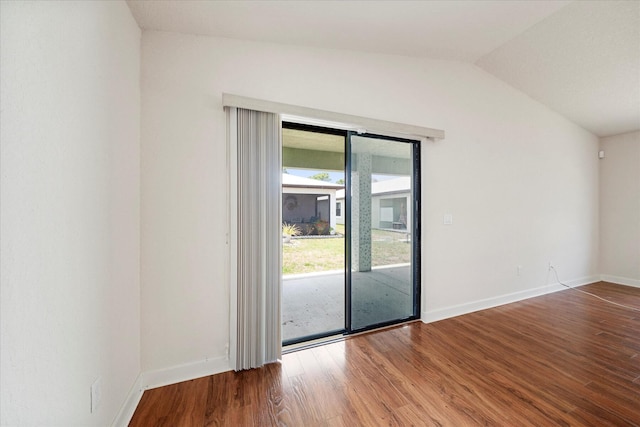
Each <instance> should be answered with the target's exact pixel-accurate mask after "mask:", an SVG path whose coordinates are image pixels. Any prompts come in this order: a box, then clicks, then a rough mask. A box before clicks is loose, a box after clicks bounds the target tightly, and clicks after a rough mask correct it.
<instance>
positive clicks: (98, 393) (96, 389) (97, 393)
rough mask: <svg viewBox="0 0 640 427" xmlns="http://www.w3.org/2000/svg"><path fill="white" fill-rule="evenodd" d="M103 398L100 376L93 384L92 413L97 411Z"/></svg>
mask: <svg viewBox="0 0 640 427" xmlns="http://www.w3.org/2000/svg"><path fill="white" fill-rule="evenodd" d="M101 399H102V378H101V377H98V379H96V380H95V381H94V382H93V384H91V413H92V414H93V413H95V412H96V411H97V410H98V405H100V400H101Z"/></svg>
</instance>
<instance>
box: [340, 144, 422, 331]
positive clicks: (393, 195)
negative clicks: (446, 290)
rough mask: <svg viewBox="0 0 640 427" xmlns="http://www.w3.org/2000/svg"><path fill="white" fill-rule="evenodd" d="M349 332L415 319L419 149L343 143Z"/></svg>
mask: <svg viewBox="0 0 640 427" xmlns="http://www.w3.org/2000/svg"><path fill="white" fill-rule="evenodd" d="M348 145H349V147H348V151H347V152H348V159H347V168H348V169H347V170H348V172H347V176H348V179H349V180H348V183H347V187H348V190H349V191H348V196H347V201H348V204H347V210H348V221H347V235H348V236H349V237H348V250H347V254H348V262H349V264H350V268H349V271H348V277H347V288H348V289H347V299H348V300H349V301H348V303H347V304H348V307H347V322H348V330H349V331H358V330H364V329H371V328H373V327H377V326H382V325H385V324H391V323H397V322H400V321H403V320H409V319H413V318H417V315H418V309H419V307H418V301H419V298H418V289H419V288H418V286H417V284H418V282H419V268H418V262H419V259H420V257H419V253H418V251H419V245H418V239H417V236H419V233H418V229H419V228H418V227H419V216H418V215H417V213H418V209H417V206H416V203H415V200H417V199H416V195H417V194H419V182H420V181H419V157H418V153H419V151H418V143H417V142H415V141H408V140H402V139H397V138H389V137H381V136H376V135H356V134H351V135H350V138H349V141H348Z"/></svg>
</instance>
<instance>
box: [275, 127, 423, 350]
mask: <svg viewBox="0 0 640 427" xmlns="http://www.w3.org/2000/svg"><path fill="white" fill-rule="evenodd" d="M282 137H283V139H282V146H283V151H282V164H283V167H284V170H283V175H282V177H283V178H282V184H283V186H282V222H283V270H282V273H283V292H282V331H283V334H282V335H283V344H284V345H288V344H295V343H299V342H304V341H308V340H312V339H317V338H322V337H326V336H332V335H338V334H350V333H353V332H357V331H363V330H368V329H372V328H376V327H379V326H385V325H390V324H393V323H399V322H402V321H406V320H410V319H415V318H417V317H418V313H419V300H420V298H419V282H420V276H419V273H420V272H419V264H420V253H419V247H420V246H419V235H420V233H419V218H420V215H419V203H418V201H419V194H420V191H419V183H420V176H419V171H420V169H419V160H420V159H419V146H418V142H416V141H411V140H405V139H399V138H391V137H386V136H379V135H370V134H357V133H355V132H347V131H342V130H337V129H327V128H320V127H316V126H308V125H298V124H293V123H284V124H283V133H282Z"/></svg>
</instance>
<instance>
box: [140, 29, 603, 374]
mask: <svg viewBox="0 0 640 427" xmlns="http://www.w3.org/2000/svg"><path fill="white" fill-rule="evenodd" d="M223 92H229V93H234V94H238V95H244V96H249V97H254V98H260V99H267V100H271V101H277V102H284V103H289V104H296V105H301V106H305V107H313V108H318V109H324V110H330V111H336V112H340V113H347V114H355V115H360V116H367V117H372V118H379V119H384V120H390V121H397V122H404V123H410V124H414V125H421V126H428V127H434V128H439V129H444V130H445V131H446V135H447V137H446V140H444V141H441V142H437V143H429V144H426V145H425V146H424V151H423V164H422V166H423V174H422V177H423V186H422V188H423V205H422V206H423V218H422V220H423V229H424V232H423V233H424V234H423V239H424V240H423V270H422V272H423V276H422V283H423V299H424V300H423V315H424V316H425V317H426V318H437V317H438V316H441V315H443V314H447V313H453V312H455V311H456V310H457V311H464V310H468V309H473V308H474V307H476V306H478V304H480V305H482V304H484V305H487V304H489V303H498V302H501V301H505V300H509V299H517V298H522V297H526V296H528V295H532V294H535V293H539V292H542V291H544V290H546V289H549V288H548V287H546V285H547V283H552V282H553V281H554V280H552V278H551V277H549V273H548V268H547V265H548V262H549V261H553V263H554V264H555V265H556V266H557V269H558V272H559V273H560V278H561V279H563V280H565V281H570V282H572V283H576V284H577V283H582V282H584V281H589V280H596V279H597V274H598V270H597V269H598V244H599V242H598V163H597V155H596V154H597V149H598V139H597V138H596V137H595V136H593V135H592V134H590V133H588V132H586V131H585V130H583V129H581V128H579V127H578V126H576V125H574V124H572V123H570V122H568V121H567V120H565V119H564V118H562V117H561V116H559V115H558V114H556V113H554V112H552V111H550V110H549V109H548V108H546V107H544V106H542V105H541V104H539V103H537V102H535V101H533V100H531V99H530V98H528V97H527V96H525V95H524V94H522V93H520V92H518V91H516V90H515V89H513V88H511V87H509V86H508V85H506V84H505V83H503V82H501V81H499V80H497V79H496V78H494V77H492V76H490V75H489V74H487V73H485V72H484V71H482V70H480V69H479V68H477V67H476V66H474V65H470V64H465V63H455V62H447V61H433V60H423V59H411V58H406V57H400V56H385V55H376V54H364V53H352V52H348V51H340V50H322V49H312V48H298V47H292V46H284V45H272V44H262V43H256V42H241V41H233V40H226V39H216V38H210V37H196V36H188V35H179V34H171V33H162V32H146V31H145V32H144V34H143V37H142V183H141V185H142V240H141V242H142V243H141V244H142V285H141V286H142V368H143V370H155V369H164V368H169V367H172V366H175V365H179V364H185V363H198V362H201V361H204V360H205V359H207V360H209V358H213V359H215V360H219V361H224V358H225V351H226V347H225V346H226V344H227V342H228V340H229V337H228V328H229V319H228V317H229V314H228V299H229V296H228V293H229V287H228V283H227V281H228V279H227V277H228V272H227V264H226V263H227V245H226V240H225V237H226V233H227V225H226V223H227V214H226V209H227V208H226V205H225V202H226V200H227V192H226V188H225V182H226V180H227V174H228V167H227V165H226V160H225V146H226V142H225V141H226V139H225V133H226V128H225V115H224V112H223V109H222V107H221V94H222V93H223ZM443 213H452V214H453V218H454V224H453V225H451V226H443V225H442V215H443ZM518 265H520V266H522V268H521V275H520V276H517V266H518Z"/></svg>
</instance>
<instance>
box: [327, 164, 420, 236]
mask: <svg viewBox="0 0 640 427" xmlns="http://www.w3.org/2000/svg"><path fill="white" fill-rule="evenodd" d="M345 207H346V205H345V190H338V192H337V193H336V212H335V214H336V221H337V223H338V224H344V223H345V218H346V213H345ZM371 226H372V227H373V228H382V229H395V230H406V229H409V228H411V177H409V176H401V177H399V178H393V179H387V180H384V181H378V182H373V183H371Z"/></svg>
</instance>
